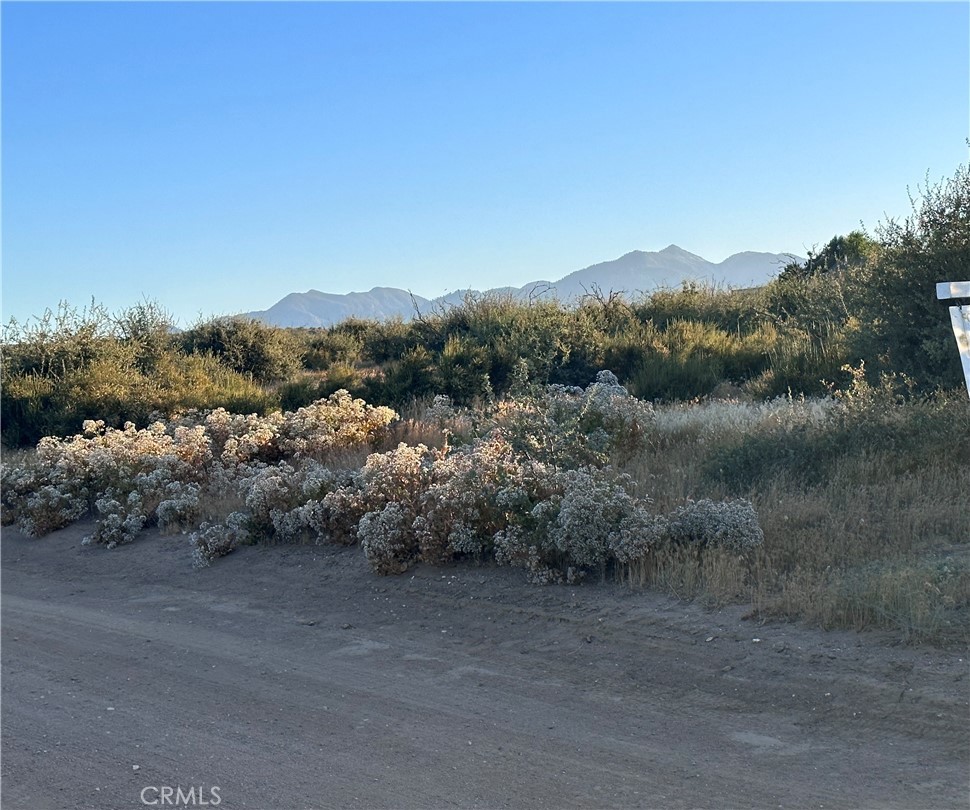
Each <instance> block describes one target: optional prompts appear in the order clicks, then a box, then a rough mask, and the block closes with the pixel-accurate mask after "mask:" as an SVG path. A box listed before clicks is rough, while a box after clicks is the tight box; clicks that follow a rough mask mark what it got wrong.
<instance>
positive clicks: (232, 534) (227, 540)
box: [189, 512, 249, 568]
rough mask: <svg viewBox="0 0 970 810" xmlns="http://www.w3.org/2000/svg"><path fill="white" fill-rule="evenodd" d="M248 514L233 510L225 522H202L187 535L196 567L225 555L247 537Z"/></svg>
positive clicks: (201, 566)
mask: <svg viewBox="0 0 970 810" xmlns="http://www.w3.org/2000/svg"><path fill="white" fill-rule="evenodd" d="M248 522H249V519H248V516H247V515H245V514H244V513H242V512H233V513H231V514H230V515H229V516H228V517H226V521H225V523H215V524H212V523H203V524H202V525H201V526H199V528H198V530H197V531H194V532H192V533H191V534H190V535H189V543H190V545H191V547H192V562H193V564H194V565H195V566H196V568H204V567H205V566H207V565H209V564H210V563H211V562H212V561H213V560H214V559H216V558H218V557H225V556H226V555H227V554H229V553H230V552H232V551H233V550H235V548H236V547H237V546H238V545H239V544H240V543H243V542H245V541H246V540H247V539H248V538H249V533H248V529H247V526H248Z"/></svg>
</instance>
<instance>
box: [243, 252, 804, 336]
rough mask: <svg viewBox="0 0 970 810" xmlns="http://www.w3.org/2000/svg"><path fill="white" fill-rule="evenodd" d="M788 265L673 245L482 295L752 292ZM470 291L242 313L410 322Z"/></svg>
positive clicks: (383, 293) (281, 319)
mask: <svg viewBox="0 0 970 810" xmlns="http://www.w3.org/2000/svg"><path fill="white" fill-rule="evenodd" d="M791 261H797V262H804V261H805V260H804V259H803V258H801V257H800V256H795V255H794V254H787V253H759V252H755V251H745V252H743V253H736V254H734V255H733V256H729V257H728V258H727V259H725V260H724V261H722V262H718V263H715V262H709V261H708V260H707V259H704V258H702V257H701V256H697V255H695V254H693V253H690V252H689V251H686V250H684V249H683V248H680V247H677V245H669V246H668V247H666V248H664V249H663V250H660V251H643V250H634V251H631V252H630V253H626V254H624V255H623V256H620V257H619V258H617V259H612V260H610V261H605V262H599V263H597V264H593V265H590V266H589V267H584V268H583V269H581V270H576V271H575V272H573V273H569V274H568V275H566V276H564V277H563V278H561V279H559V280H558V281H553V282H550V281H542V280H540V281H532V282H529V283H528V284H525V285H523V286H522V287H500V288H494V289H491V290H487V291H486V292H488V293H499V294H512V295H514V296H516V297H517V298H522V299H528V298H529V297H530V296H535V295H543V296H555V297H557V298H559V299H560V300H562V301H573V300H576V299H578V298H580V297H582V296H583V295H585V294H587V293H589V292H592V291H593V290H594V289H595V290H599V291H601V292H602V293H604V294H608V293H610V292H623V293H627V294H629V295H631V296H632V295H637V294H640V293H650V292H653V291H655V290H658V289H661V288H665V287H673V288H676V287H679V286H681V284H683V283H684V282H685V281H698V282H702V283H706V284H713V285H716V286H722V287H755V286H759V285H761V284H765V283H766V282H768V281H769V280H770V279H771V278H773V277H774V276H775V275H777V274H778V272H779V271H780V270H781V268H782V267H784V266H785V265H786V264H788V263H789V262H791ZM469 292H475V291H473V290H456V291H454V292H450V293H447V294H446V295H442V296H439V297H438V298H435V299H433V300H429V299H427V298H423V297H422V296H420V295H412V294H411V293H409V292H408V291H407V290H402V289H398V288H396V287H374V288H373V289H372V290H370V291H369V292H353V293H347V294H346V295H337V294H334V293H324V292H320V291H319V290H308V291H307V292H304V293H290V294H289V295H287V296H285V297H284V298H282V299H281V300H280V301H278V302H277V303H275V304H274V305H273V306H271V307H270V308H269V309H266V310H260V311H256V312H248V313H246V314H247V315H248V316H249V317H252V318H257V319H258V320H261V321H264V322H266V323H269V324H273V325H275V326H308V327H325V326H331V325H333V324H335V323H339V322H340V321H343V320H346V319H347V318H351V317H356V318H366V319H375V320H385V319H388V318H395V317H400V318H402V319H404V320H410V319H411V318H412V317H414V315H415V314H416V313H417V312H422V313H427V312H431V311H432V310H433V309H435V308H437V307H448V306H455V305H458V304H460V303H461V302H462V300H463V299H464V297H465V295H467V294H468V293H469Z"/></svg>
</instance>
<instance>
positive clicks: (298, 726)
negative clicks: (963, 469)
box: [2, 527, 970, 810]
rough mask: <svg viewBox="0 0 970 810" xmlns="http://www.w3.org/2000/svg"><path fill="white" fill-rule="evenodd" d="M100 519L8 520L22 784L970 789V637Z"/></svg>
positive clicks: (502, 795)
mask: <svg viewBox="0 0 970 810" xmlns="http://www.w3.org/2000/svg"><path fill="white" fill-rule="evenodd" d="M84 531H85V528H84V527H74V528H71V529H68V530H66V531H63V532H60V533H58V534H57V535H53V536H50V537H46V538H43V539H40V540H29V539H27V538H24V537H23V536H21V535H19V534H18V533H17V532H15V531H12V530H5V531H4V532H3V536H2V564H3V579H2V630H3V638H2V643H3V646H2V664H3V680H2V698H3V703H2V732H3V739H2V742H3V749H2V764H3V785H2V788H3V794H2V800H3V807H4V808H5V810H11V809H13V808H24V810H28V809H29V810H44V809H45V808H52V809H56V810H60V808H96V809H97V810H100V808H143V807H145V806H155V807H166V806H168V807H171V806H176V800H180V805H179V806H183V807H185V806H195V807H199V806H205V805H209V806H218V807H220V808H227V809H231V808H259V809H260V810H277V809H278V810H291V809H292V810H296V809H297V808H325V807H326V808H330V807H332V808H353V807H360V808H378V807H402V808H403V807H408V808H448V807H469V808H560V807H591V808H592V807H602V808H606V807H656V808H676V807H712V808H713V807H717V808H725V807H737V808H748V807H759V808H760V807H793V808H794V807H805V808H808V807H813V808H818V807H826V808H832V807H899V808H919V807H933V808H943V807H961V808H965V807H967V806H968V795H970V793H968V791H970V782H968V766H970V730H968V729H970V725H968V721H970V709H968V697H970V695H968V687H970V677H968V675H970V673H968V665H967V660H966V656H965V653H964V652H960V651H957V652H941V651H939V650H934V649H930V648H906V647H901V646H895V647H893V646H889V645H888V644H887V642H886V639H885V638H884V637H880V636H876V635H871V634H855V633H841V632H839V633H822V632H817V631H813V630H806V629H804V628H798V627H794V626H792V625H765V626H759V625H758V624H757V623H755V622H751V621H744V620H742V618H741V616H742V614H743V610H742V609H740V608H738V609H730V610H724V611H721V612H716V613H709V612H705V611H704V610H703V609H701V608H699V607H695V606H691V605H683V604H681V603H679V602H677V601H675V600H673V599H670V598H667V597H664V596H660V595H657V594H652V593H636V592H631V591H628V590H626V589H623V588H620V587H617V586H614V585H602V584H593V585H590V584H586V585H582V586H579V587H548V588H539V587H534V586H530V585H527V584H525V583H524V581H523V576H522V574H521V572H517V571H510V570H500V569H493V568H488V569H485V568H474V567H459V568H442V569H438V568H431V567H427V566H422V567H420V568H418V569H416V570H415V571H413V572H408V573H407V574H405V575H403V576H401V577H396V578H379V577H376V576H374V575H373V574H371V573H370V571H369V570H368V568H367V566H366V564H365V562H364V560H363V557H362V555H361V554H360V552H359V550H357V549H339V548H329V547H300V548H292V547H276V548H246V549H242V550H240V551H238V552H236V553H234V554H232V555H230V556H229V557H227V558H225V559H223V560H219V561H217V562H216V563H215V564H214V565H213V566H212V567H211V568H208V569H204V570H201V571H197V570H194V569H193V568H192V567H191V562H190V558H189V553H188V547H187V542H186V540H185V539H184V538H181V537H158V536H151V535H149V536H145V537H144V538H142V539H139V540H138V541H137V542H136V543H134V544H133V545H131V546H127V547H122V548H118V549H115V550H113V551H106V550H104V549H100V548H88V547H84V546H82V545H81V544H80V539H81V536H82V535H83V533H84ZM190 788H191V789H192V792H191V794H190V793H189V790H190ZM165 789H171V792H170V793H165V792H163V791H164V790H165ZM178 789H181V794H179V793H176V792H175V791H176V790H178ZM166 797H167V798H168V801H165V799H166ZM189 798H191V803H190V802H189V801H188V800H189ZM146 802H154V804H147V805H146Z"/></svg>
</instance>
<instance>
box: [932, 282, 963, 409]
mask: <svg viewBox="0 0 970 810" xmlns="http://www.w3.org/2000/svg"><path fill="white" fill-rule="evenodd" d="M936 297H937V298H938V299H939V300H940V301H945V300H949V299H954V298H957V299H962V300H961V301H960V303H958V304H956V305H954V306H951V307H950V324H951V325H952V326H953V337H955V338H956V339H957V351H959V352H960V362H962V363H963V378H964V380H965V381H966V383H967V394H970V281H941V282H940V283H939V284H937V285H936Z"/></svg>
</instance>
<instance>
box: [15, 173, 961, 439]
mask: <svg viewBox="0 0 970 810" xmlns="http://www.w3.org/2000/svg"><path fill="white" fill-rule="evenodd" d="M967 267H970V169H968V168H967V167H962V168H960V169H958V171H957V172H956V174H955V175H954V176H953V177H952V178H950V179H948V180H946V181H944V182H942V183H941V184H939V185H937V186H927V187H926V188H924V189H922V190H921V194H920V196H919V198H918V199H917V200H916V201H915V203H914V208H913V213H912V215H911V216H910V217H909V218H907V219H905V220H903V221H901V222H897V221H889V222H888V223H886V224H883V225H881V226H880V227H879V228H878V229H877V231H876V233H875V235H874V236H869V235H866V234H863V233H861V232H853V233H851V234H848V235H847V236H839V237H835V238H834V239H832V241H831V242H829V244H827V245H825V246H824V247H823V248H822V249H821V250H819V251H817V252H816V251H812V252H811V253H810V256H809V260H808V262H807V263H806V264H805V265H790V266H789V267H786V268H784V269H783V270H782V271H781V272H780V273H779V276H778V278H777V279H775V280H774V281H772V282H771V283H769V284H768V285H766V286H765V287H762V288H758V289H753V290H715V289H705V288H701V287H697V286H687V287H685V288H684V289H680V290H667V291H661V292H657V293H654V294H653V295H651V296H649V297H646V298H643V299H642V300H638V301H629V300H626V299H625V298H624V297H623V296H621V295H618V294H612V293H611V294H610V295H602V294H598V293H595V294H592V295H589V296H587V297H586V298H585V299H584V300H583V301H581V302H580V303H579V304H577V305H576V306H564V305H563V304H561V303H560V302H558V301H555V300H543V299H541V298H539V299H537V300H532V301H529V302H523V301H518V300H515V299H513V298H511V297H503V296H489V295H471V296H469V297H468V298H466V300H465V302H464V304H463V305H461V306H457V307H453V308H449V309H445V310H442V311H439V312H435V313H431V314H427V315H425V316H423V317H418V318H416V319H414V320H412V321H409V322H403V321H401V320H392V321H387V322H372V321H362V320H357V319H351V320H348V321H345V322H343V323H341V324H337V325H336V326H333V327H331V328H329V329H280V328H275V327H269V326H266V325H264V324H260V323H257V322H255V321H249V320H246V319H241V318H216V319H213V320H210V321H206V322H201V323H198V324H195V325H194V326H192V327H190V328H188V329H186V330H184V331H182V332H179V331H177V330H175V329H174V328H173V325H172V323H171V320H170V318H168V317H167V316H166V314H165V313H164V312H162V311H161V310H160V309H159V308H158V307H157V306H155V305H154V304H151V303H144V304H140V305H138V306H135V307H132V308H130V309H129V310H126V311H124V312H122V313H120V314H118V315H111V314H109V313H107V312H106V311H105V310H104V309H103V308H101V307H98V306H96V305H93V306H92V307H90V308H89V309H87V310H84V311H82V312H77V311H75V310H72V309H70V308H69V307H65V306H62V307H61V309H60V310H59V311H58V312H57V313H48V314H47V315H46V316H45V317H43V318H41V319H39V320H37V321H34V322H31V323H28V324H18V323H16V322H10V323H8V324H7V325H6V327H5V333H4V338H3V349H4V351H3V357H2V370H0V382H2V385H3V398H2V402H0V422H2V437H3V441H4V443H5V445H6V446H8V447H10V446H28V445H32V444H34V443H35V442H36V441H37V440H39V439H40V438H41V437H43V436H46V435H59V436H66V435H70V434H72V433H75V432H77V431H78V430H80V428H81V424H82V423H83V422H84V421H85V420H87V419H101V420H103V421H104V422H105V423H106V424H107V425H109V426H112V427H121V426H122V425H123V424H124V423H125V422H127V421H131V422H133V423H135V424H136V425H138V426H139V427H144V426H146V425H148V424H149V423H150V422H151V421H153V420H154V419H156V418H159V417H163V418H167V417H171V416H173V415H175V414H176V413H177V412H179V411H183V410H190V409H204V408H210V409H211V408H216V407H224V408H226V409H228V410H230V411H235V412H247V413H248V412H256V413H260V414H265V413H268V412H269V411H271V410H274V409H279V408H282V409H284V410H295V409H296V408H299V407H301V406H304V405H308V404H310V403H311V402H314V401H316V400H318V399H320V398H323V397H326V396H329V395H330V394H331V393H333V392H334V391H337V390H340V389H345V390H348V391H350V393H351V394H353V395H354V396H359V397H362V398H364V399H366V400H367V401H368V402H374V403H381V404H384V405H388V406H390V407H394V408H398V409H401V408H402V407H405V406H406V405H407V404H408V403H410V402H412V401H414V400H421V399H423V398H426V397H431V396H433V395H435V394H443V395H447V396H448V397H450V398H451V399H452V401H454V402H455V403H456V404H459V405H470V404H472V403H475V402H483V401H490V400H495V399H501V398H502V397H503V396H505V395H506V394H509V393H513V394H514V393H516V386H517V385H518V386H520V387H521V385H522V384H523V380H528V381H531V382H532V383H533V384H539V385H546V384H557V385H564V386H574V385H582V384H584V383H585V382H587V381H588V380H590V379H592V377H593V375H594V374H595V373H596V371H598V370H599V369H602V368H611V369H613V370H614V372H615V373H616V374H617V376H618V377H619V379H620V380H621V381H622V382H623V383H624V384H625V385H626V386H627V387H628V388H629V389H630V390H631V392H633V393H634V394H635V395H637V396H638V397H640V398H643V399H647V400H657V401H672V400H690V399H695V398H698V397H703V396H705V395H708V394H710V393H712V392H713V391H715V390H716V389H718V388H719V387H722V386H723V384H725V383H730V384H732V386H733V387H734V388H740V389H742V391H743V392H744V393H745V394H746V395H748V396H749V397H752V398H754V399H766V398H771V397H774V396H778V395H782V394H795V395H798V394H804V395H808V396H816V395H822V394H825V393H826V392H828V391H830V390H833V389H834V390H839V389H845V388H847V387H849V386H850V385H852V384H853V376H852V373H851V372H849V371H847V370H846V367H847V366H848V367H849V368H852V369H856V370H858V369H864V371H865V374H866V375H867V379H868V381H869V382H870V383H875V382H876V381H877V380H878V379H879V377H880V375H882V374H886V373H894V374H898V375H901V376H902V377H904V378H905V379H906V380H907V383H908V386H909V389H910V391H911V392H922V393H925V392H929V391H933V390H936V389H940V388H943V389H946V388H956V387H958V386H959V385H960V381H961V379H962V371H961V368H960V364H959V360H958V356H957V353H956V351H955V349H954V346H953V339H952V335H951V333H950V329H949V324H948V321H947V318H946V317H945V312H944V310H943V308H942V307H940V305H939V304H938V303H937V302H936V301H935V295H934V293H935V284H936V282H938V281H942V280H962V276H963V274H964V273H965V270H966V268H967ZM958 277H959V278H958Z"/></svg>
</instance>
